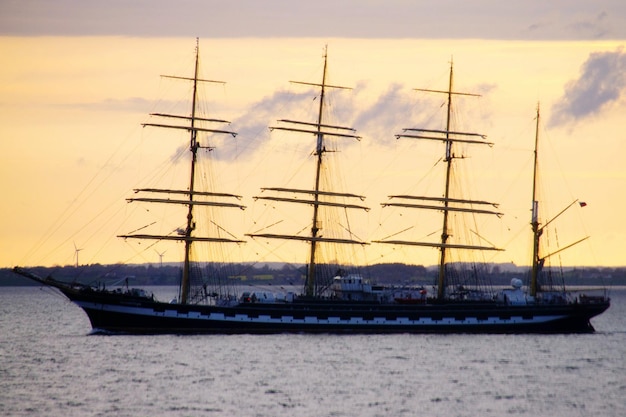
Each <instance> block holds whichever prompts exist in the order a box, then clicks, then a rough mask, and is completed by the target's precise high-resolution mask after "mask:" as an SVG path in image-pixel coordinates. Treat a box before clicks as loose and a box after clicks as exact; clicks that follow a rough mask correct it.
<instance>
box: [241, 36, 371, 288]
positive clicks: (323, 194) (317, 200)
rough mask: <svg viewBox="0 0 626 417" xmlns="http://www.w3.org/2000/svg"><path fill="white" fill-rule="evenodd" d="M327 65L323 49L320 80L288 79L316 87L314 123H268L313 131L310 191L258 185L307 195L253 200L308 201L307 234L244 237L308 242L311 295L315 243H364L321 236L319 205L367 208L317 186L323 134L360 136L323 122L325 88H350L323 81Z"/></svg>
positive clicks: (301, 202) (326, 52)
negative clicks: (309, 213) (310, 220)
mask: <svg viewBox="0 0 626 417" xmlns="http://www.w3.org/2000/svg"><path fill="white" fill-rule="evenodd" d="M327 64H328V50H327V48H325V50H324V69H323V74H322V82H321V83H309V82H302V81H291V82H292V83H294V84H302V85H308V86H313V87H317V88H319V89H320V90H319V91H320V98H319V107H318V114H317V121H316V122H314V123H311V122H303V121H296V120H286V119H281V120H278V121H279V122H282V123H285V124H286V126H272V127H270V130H283V131H289V132H295V133H308V134H313V135H314V136H315V138H316V146H315V152H314V155H315V160H316V165H315V179H314V184H313V188H312V189H311V190H303V189H294V188H279V187H273V188H262V191H271V192H277V193H283V192H286V193H295V194H301V195H308V196H309V197H308V198H305V199H301V198H299V199H295V198H287V197H280V196H257V197H255V199H260V200H272V201H281V202H290V203H300V204H308V205H311V206H312V207H313V210H312V224H311V229H310V235H309V236H299V235H278V234H269V233H255V234H247V235H246V236H250V237H261V238H269V239H291V240H300V241H306V242H308V243H309V262H308V267H307V277H306V284H305V295H307V296H309V297H311V296H314V295H315V285H316V276H317V272H316V265H317V251H318V245H319V244H320V243H337V244H365V242H362V241H359V240H355V239H340V238H333V237H324V236H323V235H322V233H321V232H322V228H321V227H320V222H319V216H320V208H321V207H322V206H326V207H341V208H344V209H362V210H369V208H368V207H365V206H361V205H358V204H346V203H343V202H335V201H330V199H332V198H334V197H340V198H348V199H354V198H357V199H360V200H364V197H363V196H359V195H356V194H349V193H342V192H334V191H332V190H322V187H321V174H322V170H323V166H324V160H325V158H324V156H325V154H326V152H330V150H329V149H327V148H326V144H325V137H326V136H333V137H343V138H354V139H360V136H357V135H356V134H355V132H356V131H355V129H353V128H351V127H345V126H336V125H329V124H325V123H324V111H325V105H326V92H327V90H328V89H350V88H349V87H342V86H337V85H330V84H327V82H326V74H327Z"/></svg>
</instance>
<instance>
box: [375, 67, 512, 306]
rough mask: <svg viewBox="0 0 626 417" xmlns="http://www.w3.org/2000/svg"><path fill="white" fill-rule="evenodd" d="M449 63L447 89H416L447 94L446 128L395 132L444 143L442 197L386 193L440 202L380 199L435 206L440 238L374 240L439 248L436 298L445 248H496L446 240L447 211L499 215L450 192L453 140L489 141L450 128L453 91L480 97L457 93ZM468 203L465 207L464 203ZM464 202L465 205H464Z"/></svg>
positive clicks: (441, 290) (442, 282) (442, 276)
mask: <svg viewBox="0 0 626 417" xmlns="http://www.w3.org/2000/svg"><path fill="white" fill-rule="evenodd" d="M453 78H454V77H453V63H452V62H450V76H449V80H448V89H447V90H428V89H416V90H417V91H425V92H430V93H441V94H446V96H447V112H446V128H445V130H433V129H415V128H410V129H404V131H405V132H409V131H411V132H418V133H417V134H407V133H404V134H399V135H396V138H398V139H399V138H411V139H426V140H437V141H442V142H444V144H445V157H444V162H445V164H446V168H445V182H444V193H443V197H426V196H407V195H393V196H389V198H390V199H405V200H406V199H409V200H423V201H435V202H438V203H440V205H427V204H413V203H395V202H392V203H384V204H383V206H394V207H407V208H418V209H430V210H439V211H442V213H443V219H442V232H441V240H440V242H439V243H430V242H411V241H399V240H380V241H376V242H377V243H389V244H400V245H413V246H429V247H435V248H438V249H439V252H440V253H439V268H438V277H437V299H439V300H442V299H444V297H445V288H446V263H447V253H448V251H449V249H469V250H500V249H498V248H495V247H493V246H479V245H464V244H450V243H448V239H449V238H450V230H449V225H448V223H449V213H450V212H453V211H455V212H469V213H476V214H493V215H496V216H501V215H502V213H499V212H495V211H491V210H484V209H477V208H474V205H491V206H494V207H497V204H494V203H489V202H487V201H481V200H466V199H458V198H453V197H452V196H451V190H450V185H451V179H452V164H453V162H454V159H456V155H455V154H454V143H455V142H459V143H468V144H484V145H489V146H491V145H493V144H492V143H490V142H486V141H485V139H486V136H485V135H482V134H479V133H471V132H459V131H453V130H451V129H452V98H453V97H454V96H456V95H462V96H473V97H480V95H478V94H471V93H461V92H456V91H454V90H453ZM467 205H469V207H466V206H467ZM464 206H465V207H464Z"/></svg>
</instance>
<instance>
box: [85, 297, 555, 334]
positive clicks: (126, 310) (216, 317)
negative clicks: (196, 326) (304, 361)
mask: <svg viewBox="0 0 626 417" xmlns="http://www.w3.org/2000/svg"><path fill="white" fill-rule="evenodd" d="M76 304H77V305H79V306H80V307H81V308H84V309H87V310H100V311H107V312H112V313H120V314H132V315H137V316H146V317H164V318H177V319H192V320H200V321H206V322H207V323H208V322H215V323H221V324H226V323H233V324H235V325H240V324H241V323H250V324H258V325H280V324H289V325H294V324H297V325H301V326H302V327H303V328H305V327H306V326H310V325H314V326H324V325H327V326H329V327H332V326H349V327H355V328H358V327H359V326H364V327H365V326H369V327H371V326H386V327H390V326H403V327H406V326H416V327H420V326H423V327H428V326H439V327H441V326H477V325H480V326H490V325H493V326H496V325H532V324H542V323H548V322H551V321H556V320H560V319H564V318H566V317H567V316H566V315H533V316H532V317H531V318H524V317H522V316H511V317H507V318H501V317H498V316H492V317H486V318H485V319H480V320H479V319H478V318H477V317H465V318H463V319H457V318H454V317H442V318H441V319H437V320H434V319H432V318H430V317H420V318H419V319H417V320H410V319H409V318H408V317H397V318H396V319H391V320H390V319H387V318H385V317H374V318H373V319H371V320H367V319H364V318H362V317H351V318H350V319H341V318H340V317H328V318H324V319H320V318H317V317H315V316H305V317H304V318H294V317H293V316H291V315H283V316H281V317H274V318H273V317H271V316H269V315H263V314H259V315H258V316H256V315H255V316H254V317H251V316H249V315H247V314H236V315H235V316H226V315H224V313H217V312H214V313H210V314H208V315H203V314H201V313H200V312H198V311H190V312H188V313H179V312H178V311H176V310H173V309H172V310H168V309H166V310H165V311H163V312H157V311H154V309H152V308H145V307H143V308H142V307H129V306H121V305H110V304H99V303H90V302H85V301H77V302H76Z"/></svg>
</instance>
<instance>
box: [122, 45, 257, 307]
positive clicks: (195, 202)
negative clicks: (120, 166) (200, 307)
mask: <svg viewBox="0 0 626 417" xmlns="http://www.w3.org/2000/svg"><path fill="white" fill-rule="evenodd" d="M199 49H200V48H199V41H198V39H196V51H195V52H196V54H195V67H194V74H193V78H188V77H178V76H167V75H165V76H163V77H165V78H174V79H179V80H186V81H191V82H193V93H192V94H193V95H192V100H191V116H180V115H173V114H164V113H151V115H152V116H158V117H167V118H173V119H178V120H185V121H187V122H188V125H169V124H162V123H144V124H143V126H153V127H163V128H169V129H182V130H187V131H189V135H190V136H189V151H190V152H191V163H190V172H189V188H188V189H187V190H170V189H157V188H140V189H136V190H135V192H136V193H146V192H147V193H165V194H178V195H183V196H185V197H186V198H185V199H170V198H155V197H137V198H129V199H127V201H129V202H132V201H143V202H151V203H166V204H182V205H186V206H187V207H188V210H187V222H186V227H185V229H184V230H182V231H179V232H178V234H177V235H148V234H129V235H121V236H120V237H123V238H137V239H155V240H182V241H183V242H184V243H185V255H184V263H183V276H182V279H181V284H180V302H181V304H186V303H187V302H188V301H189V290H190V282H191V280H190V276H191V247H192V244H193V243H194V242H234V243H241V242H243V241H241V240H234V239H226V238H216V237H203V236H194V234H193V232H194V230H195V228H196V221H195V219H194V207H195V206H216V207H231V208H240V209H244V208H245V207H244V206H241V205H240V204H237V203H230V202H221V201H207V200H202V199H198V197H203V198H207V197H211V198H235V199H241V197H240V196H237V195H234V194H226V193H214V192H203V191H197V190H196V189H195V177H196V165H197V162H198V150H199V149H207V150H209V151H210V150H212V149H213V148H211V147H208V146H202V145H201V144H200V143H199V141H198V132H206V133H215V134H229V135H232V136H233V137H235V136H236V135H237V134H236V133H235V132H231V131H228V130H219V129H210V128H203V127H198V126H197V123H198V122H215V123H230V122H228V121H226V120H221V119H207V118H201V117H198V116H197V107H198V103H197V101H198V84H199V83H200V82H207V83H219V84H224V82H223V81H214V80H204V79H200V78H199V55H200V51H199Z"/></svg>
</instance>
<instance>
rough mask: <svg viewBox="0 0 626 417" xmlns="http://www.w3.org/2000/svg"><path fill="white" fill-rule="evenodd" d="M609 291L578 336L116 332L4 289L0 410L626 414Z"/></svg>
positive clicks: (69, 309)
mask: <svg viewBox="0 0 626 417" xmlns="http://www.w3.org/2000/svg"><path fill="white" fill-rule="evenodd" d="M153 290H154V292H155V293H156V294H157V295H159V292H160V293H161V294H160V295H159V298H160V299H169V298H168V297H170V298H171V296H172V295H174V294H175V292H176V289H175V288H169V287H156V288H154V289H153ZM170 292H171V294H170ZM610 295H611V298H612V306H611V308H610V309H609V310H607V311H606V312H605V313H604V314H603V315H601V316H598V317H596V318H595V319H594V320H593V321H592V323H593V325H594V327H595V329H596V332H595V333H593V334H584V335H469V334H457V335H413V334H398V335H331V334H320V335H307V334H296V335H293V334H277V335H224V336H221V335H198V336H174V335H163V336H128V335H126V336H124V335H97V334H92V333H91V327H90V325H89V321H88V320H87V317H86V315H85V314H84V313H83V312H82V310H80V309H79V308H78V307H76V306H75V305H73V304H71V303H70V302H69V301H67V300H66V299H65V298H63V296H61V295H60V294H59V293H57V292H55V291H53V290H51V289H46V288H39V287H0V415H1V416H29V417H30V416H46V417H57V416H58V417H62V416H63V417H70V416H80V417H87V416H116V417H117V416H120V417H121V416H133V417H138V416H162V417H182V416H216V417H217V416H229V417H232V416H258V417H261V416H267V417H280V416H289V417H293V416H320V417H321V416H324V417H326V416H335V417H340V416H341V417H343V416H421V417H428V416H446V417H451V416H533V417H537V416H546V417H547V416H550V417H557V416H564V417H565V416H567V417H571V416H615V417H618V416H620V417H622V416H626V287H618V288H612V289H611V291H610Z"/></svg>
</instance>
